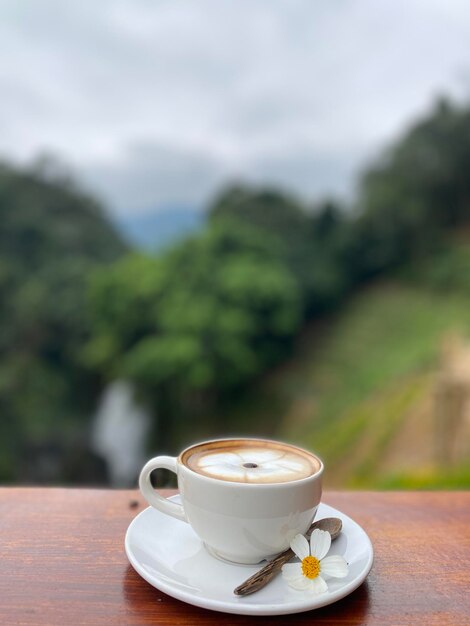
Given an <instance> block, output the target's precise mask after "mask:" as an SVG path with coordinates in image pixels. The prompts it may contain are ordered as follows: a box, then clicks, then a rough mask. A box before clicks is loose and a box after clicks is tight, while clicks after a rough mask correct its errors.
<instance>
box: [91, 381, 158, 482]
mask: <svg viewBox="0 0 470 626" xmlns="http://www.w3.org/2000/svg"><path fill="white" fill-rule="evenodd" d="M151 421H152V416H151V414H150V412H149V411H147V410H146V409H144V408H143V407H142V406H139V404H138V403H137V402H136V400H135V394H134V387H133V385H132V384H131V383H129V382H128V381H125V380H116V381H114V382H112V383H110V384H109V385H108V386H107V387H106V389H105V390H104V392H103V394H102V396H101V398H100V401H99V403H98V407H97V411H96V414H95V416H94V418H93V425H92V432H91V448H92V450H93V451H94V452H95V453H97V454H99V455H100V456H101V457H102V458H104V460H105V461H106V464H107V467H108V472H109V477H110V482H111V485H112V486H113V487H134V486H135V485H136V481H137V476H138V474H139V472H140V469H141V468H142V466H143V464H144V463H145V461H146V440H147V437H148V434H149V431H150V425H151Z"/></svg>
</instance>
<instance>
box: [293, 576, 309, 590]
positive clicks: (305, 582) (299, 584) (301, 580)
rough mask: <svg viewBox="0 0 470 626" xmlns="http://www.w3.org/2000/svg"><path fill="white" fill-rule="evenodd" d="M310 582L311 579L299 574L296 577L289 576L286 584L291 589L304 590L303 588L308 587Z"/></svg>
mask: <svg viewBox="0 0 470 626" xmlns="http://www.w3.org/2000/svg"><path fill="white" fill-rule="evenodd" d="M311 582H312V581H311V580H309V579H308V578H305V576H302V575H300V576H299V577H298V578H289V580H288V581H287V584H288V585H289V587H292V588H293V589H299V590H300V591H304V589H309V588H310V583H311Z"/></svg>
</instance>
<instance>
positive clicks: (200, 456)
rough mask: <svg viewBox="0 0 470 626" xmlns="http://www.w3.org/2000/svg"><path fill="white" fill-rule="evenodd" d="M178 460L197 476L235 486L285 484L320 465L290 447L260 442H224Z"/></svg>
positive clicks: (200, 447)
mask: <svg viewBox="0 0 470 626" xmlns="http://www.w3.org/2000/svg"><path fill="white" fill-rule="evenodd" d="M181 461H182V463H183V464H184V465H186V467H188V468H189V469H191V470H192V471H193V472H196V473H197V474H202V475H203V476H208V477H210V478H216V479H218V480H226V481H229V482H236V483H252V484H267V483H286V482H291V481H293V480H301V479H302V478H308V477H309V476H312V475H313V474H316V473H317V472H318V471H319V470H320V468H321V462H320V461H319V459H317V458H316V457H315V456H314V455H313V454H310V453H309V452H307V451H306V450H302V449H301V448H297V447H296V446H292V445H290V444H285V443H280V442H277V441H268V440H263V439H228V440H227V439H226V440H221V441H211V442H207V443H202V444H198V445H196V446H193V447H191V448H189V449H187V450H185V451H184V452H183V454H182V456H181Z"/></svg>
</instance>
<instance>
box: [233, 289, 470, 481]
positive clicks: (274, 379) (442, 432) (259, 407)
mask: <svg viewBox="0 0 470 626" xmlns="http://www.w3.org/2000/svg"><path fill="white" fill-rule="evenodd" d="M469 334H470V297H469V296H468V295H464V294H461V295H459V294H446V295H445V296H444V297H443V295H442V294H438V293H435V292H432V291H429V290H425V289H416V288H414V287H412V286H409V285H406V284H402V283H399V282H387V283H381V284H375V285H373V286H371V287H368V288H365V289H364V290H363V291H362V292H360V293H359V294H358V295H356V296H355V297H354V298H352V300H351V301H350V302H349V303H348V304H347V305H346V306H345V307H344V308H343V309H342V310H341V311H339V312H338V313H337V314H336V316H335V317H334V318H330V319H329V320H328V321H327V322H324V323H322V322H316V323H313V324H311V325H310V326H309V327H308V328H307V329H306V330H305V331H304V332H303V334H302V335H301V337H300V338H299V341H298V343H297V346H296V349H295V352H294V354H293V356H292V358H291V359H290V360H288V361H287V362H286V363H284V364H283V365H282V366H280V367H278V368H277V369H275V370H274V371H271V372H270V373H268V374H267V375H265V376H264V377H263V379H262V380H260V381H259V383H258V385H255V386H253V387H252V388H251V390H250V391H249V392H248V393H247V394H246V395H245V396H243V397H242V398H240V399H238V400H237V401H234V402H233V403H232V406H231V407H230V409H227V414H226V416H225V419H226V423H227V425H228V426H229V425H230V424H233V425H237V426H236V427H235V426H234V427H232V431H233V432H235V431H238V432H241V431H240V429H242V430H243V432H245V433H250V432H253V428H252V426H251V425H252V424H256V434H259V433H265V434H266V433H269V434H270V435H271V436H277V437H279V438H282V439H286V440H289V441H292V442H295V443H298V444H299V445H303V446H305V447H307V448H310V449H312V450H316V451H317V452H318V453H319V454H320V455H321V456H322V458H323V459H324V460H325V462H326V465H327V472H326V484H327V485H328V486H330V487H338V486H341V487H362V488H364V487H371V488H372V487H377V488H379V487H380V488H387V487H395V486H397V487H398V486H400V487H405V486H406V487H426V486H431V485H432V486H435V487H439V486H440V487H444V486H445V487H454V486H456V487H458V486H464V485H466V486H468V485H470V471H469V467H468V464H466V463H465V459H466V458H467V459H468V457H469V450H468V445H467V446H466V447H465V441H468V440H469V438H468V434H469V424H468V420H469V418H470V415H469V413H468V407H467V413H465V412H463V411H460V412H459V414H458V415H457V417H454V415H452V410H449V409H448V408H447V406H448V404H449V403H447V404H445V405H444V407H442V406H440V405H439V404H438V400H437V398H438V396H439V393H440V385H441V381H442V379H443V371H444V369H445V367H446V365H445V363H447V364H449V362H450V365H448V367H451V366H452V363H453V362H455V361H458V359H459V358H460V355H461V353H465V347H464V346H465V337H468V336H469ZM465 375H466V376H468V377H470V371H469V369H467V370H466V373H465ZM466 385H468V387H466V389H467V391H468V389H469V388H470V380H466ZM441 395H442V394H441ZM449 413H451V414H449ZM229 427H230V426H229ZM442 467H444V468H445V469H442ZM439 468H441V469H439Z"/></svg>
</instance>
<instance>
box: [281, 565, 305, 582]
mask: <svg viewBox="0 0 470 626" xmlns="http://www.w3.org/2000/svg"><path fill="white" fill-rule="evenodd" d="M302 575H303V574H302V564H301V563H286V564H285V565H283V566H282V577H283V578H285V579H286V580H289V579H291V578H297V577H298V576H302Z"/></svg>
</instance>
